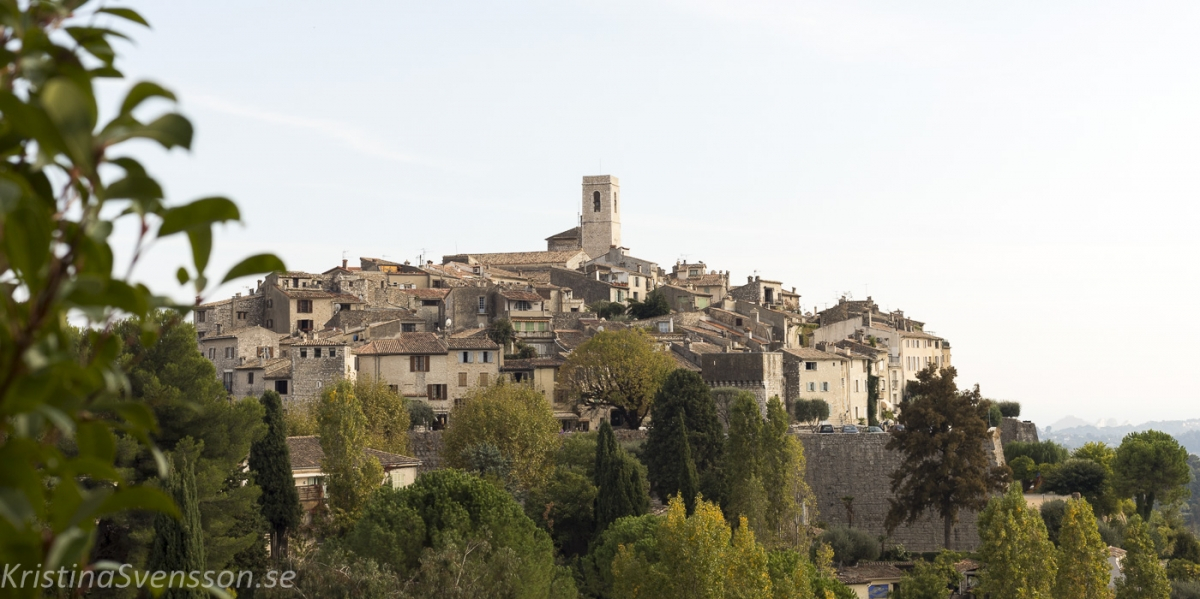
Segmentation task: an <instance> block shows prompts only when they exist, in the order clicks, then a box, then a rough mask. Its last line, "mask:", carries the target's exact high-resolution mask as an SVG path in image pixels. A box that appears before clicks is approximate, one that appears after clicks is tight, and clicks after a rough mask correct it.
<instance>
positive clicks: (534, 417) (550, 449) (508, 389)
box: [442, 379, 560, 489]
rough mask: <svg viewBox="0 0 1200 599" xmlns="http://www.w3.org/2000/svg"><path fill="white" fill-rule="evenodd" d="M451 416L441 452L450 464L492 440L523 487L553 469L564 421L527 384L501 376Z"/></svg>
mask: <svg viewBox="0 0 1200 599" xmlns="http://www.w3.org/2000/svg"><path fill="white" fill-rule="evenodd" d="M449 420H450V422H449V426H448V427H447V428H446V432H445V435H444V436H443V438H442V440H443V449H442V451H443V452H444V453H443V455H444V456H446V457H445V460H446V462H447V465H449V466H451V467H456V468H462V467H465V466H467V464H466V463H465V462H464V455H465V454H464V450H466V449H467V448H468V447H470V446H472V445H479V444H488V445H492V446H494V447H496V448H497V449H499V450H500V453H501V455H503V456H504V458H505V459H507V460H509V462H510V464H511V468H512V476H513V478H514V479H515V480H516V481H517V483H518V484H519V485H520V486H521V487H522V488H524V489H533V488H536V487H538V486H540V485H541V484H542V483H544V482H545V481H546V480H547V479H548V478H549V477H550V474H551V473H552V472H553V471H554V457H555V452H556V451H557V450H558V445H559V435H558V431H559V429H560V426H559V423H558V420H557V419H555V418H554V412H553V411H552V410H551V409H550V404H549V402H547V401H546V398H545V397H542V394H541V393H539V392H537V390H535V389H534V388H533V387H530V386H529V385H516V384H510V383H508V382H506V381H505V380H504V379H501V380H499V381H497V383H496V384H494V385H492V386H490V387H477V388H475V389H472V390H471V391H470V392H469V393H468V394H467V397H466V398H465V400H464V401H463V402H462V403H460V404H458V405H456V406H455V407H454V408H453V410H451V412H450V419H449Z"/></svg>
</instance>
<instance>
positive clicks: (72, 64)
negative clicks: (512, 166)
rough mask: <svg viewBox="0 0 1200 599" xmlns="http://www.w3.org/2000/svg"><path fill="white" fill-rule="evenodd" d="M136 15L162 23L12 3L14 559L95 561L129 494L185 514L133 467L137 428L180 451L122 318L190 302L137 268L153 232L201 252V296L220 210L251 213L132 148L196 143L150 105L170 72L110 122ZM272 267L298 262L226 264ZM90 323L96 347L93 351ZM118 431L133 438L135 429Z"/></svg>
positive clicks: (2, 454)
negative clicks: (138, 393)
mask: <svg viewBox="0 0 1200 599" xmlns="http://www.w3.org/2000/svg"><path fill="white" fill-rule="evenodd" d="M129 24H140V25H145V24H146V21H145V20H144V19H143V18H142V16H141V15H139V14H138V13H137V12H136V11H133V10H130V9H125V8H111V7H104V6H103V5H101V6H99V7H97V6H96V5H95V3H93V4H91V5H89V3H88V2H87V1H86V0H83V1H74V0H73V1H70V2H67V1H65V0H47V1H44V2H42V1H39V2H18V3H6V4H5V5H4V7H3V8H2V9H0V37H3V39H4V40H6V42H5V45H4V48H5V51H4V55H3V57H2V58H0V61H2V63H3V66H2V68H0V72H3V73H5V75H4V85H3V86H2V87H3V89H2V90H0V130H2V131H4V132H5V134H4V136H3V141H0V147H2V148H3V158H2V159H0V180H2V182H0V190H2V191H0V229H2V230H3V234H0V272H2V273H4V276H3V279H2V280H0V289H3V292H2V293H0V298H2V299H0V438H3V439H4V442H3V443H0V481H4V484H5V487H6V490H5V500H4V505H5V506H6V507H9V508H12V509H18V510H22V508H20V507H19V506H31V507H30V508H29V511H28V512H24V511H18V512H15V513H27V515H28V517H25V516H21V517H16V518H12V519H9V518H3V519H0V563H6V564H16V563H22V564H41V565H42V567H43V568H45V569H46V570H53V569H55V568H57V567H59V566H63V565H67V566H70V565H72V564H81V565H82V564H88V563H90V562H89V556H88V554H87V552H88V550H89V549H90V548H91V547H92V546H93V542H94V541H95V539H96V534H95V531H96V526H97V522H98V521H108V522H111V521H112V520H113V519H114V518H115V517H116V516H117V514H123V513H127V512H128V511H130V510H149V511H154V512H160V513H168V514H172V515H176V516H177V515H178V514H179V512H178V510H177V508H176V507H175V506H174V504H173V503H172V501H171V499H170V497H169V496H168V495H167V494H165V493H163V492H162V491H160V490H159V489H157V488H156V487H155V486H154V485H152V484H145V483H148V482H149V481H145V480H141V481H128V480H127V479H126V476H127V475H128V474H130V472H129V471H127V470H118V468H117V466H118V465H117V462H116V460H117V459H118V448H119V447H120V444H122V443H126V442H128V443H132V444H134V445H136V446H138V447H141V448H144V449H145V453H146V454H147V455H150V456H151V457H152V458H153V459H152V461H153V462H154V463H155V464H156V467H155V468H154V471H153V475H154V477H155V478H163V477H166V476H167V471H166V461H165V459H162V458H163V455H162V453H161V452H160V451H159V450H157V449H154V448H153V444H154V441H153V439H152V437H151V431H153V430H154V429H155V427H156V423H155V414H154V413H153V412H152V411H151V410H150V409H149V407H148V406H146V405H144V404H140V403H138V402H133V401H129V398H128V396H126V395H125V392H126V390H127V382H128V378H127V375H126V371H125V369H124V368H123V365H122V364H119V363H118V362H117V359H116V358H117V356H118V355H119V354H120V353H121V347H122V343H123V339H122V338H121V337H120V336H118V335H117V333H116V332H115V331H114V330H112V328H111V326H110V325H112V324H113V323H114V322H115V321H116V320H117V318H118V317H119V316H127V317H129V318H134V319H138V320H139V321H141V322H143V323H145V328H143V329H142V330H141V331H139V334H138V335H137V336H136V337H135V338H134V339H133V340H131V342H133V343H137V344H139V345H143V346H148V345H152V344H153V343H154V342H155V340H156V338H157V336H158V330H157V329H156V328H155V326H154V324H153V322H152V321H150V320H148V319H147V317H148V316H150V315H151V314H153V312H154V311H156V310H158V309H160V308H170V309H171V310H173V311H175V312H177V313H179V314H185V313H186V312H187V310H188V308H187V307H184V306H177V305H175V302H173V301H171V300H170V299H169V298H166V297H161V296H156V295H154V294H153V292H151V290H150V289H149V288H148V287H146V286H145V285H142V284H141V283H139V282H138V281H137V280H136V279H134V278H133V277H132V276H131V275H130V274H129V273H131V272H133V270H134V269H133V267H134V265H136V264H137V263H138V262H139V261H142V262H144V261H145V260H146V259H147V256H148V255H149V253H150V250H151V247H152V245H153V244H152V242H153V240H155V239H166V238H172V237H174V238H175V239H179V238H180V237H183V236H185V235H186V236H187V238H188V241H189V242H190V243H189V244H188V250H187V251H188V253H189V254H190V255H189V256H188V262H189V264H188V265H187V266H186V267H181V268H179V269H178V271H177V272H176V275H177V278H178V280H179V281H180V282H181V283H194V288H195V290H196V293H197V294H202V293H203V292H204V290H205V289H206V288H207V286H208V277H207V275H208V274H209V273H208V272H207V271H208V269H207V267H208V262H209V257H210V255H211V250H212V228H213V225H214V224H215V223H219V222H237V221H239V220H240V214H239V211H238V209H237V206H236V204H234V203H233V202H232V201H230V200H228V199H226V198H220V197H213V198H205V199H201V200H197V201H195V202H192V203H188V204H175V205H168V203H167V202H166V201H164V194H163V186H162V185H160V184H159V183H158V182H157V181H156V180H155V179H154V178H153V177H152V176H151V175H150V173H148V172H147V171H146V170H145V168H144V167H143V166H142V164H141V163H140V162H139V161H138V160H135V159H133V158H131V157H129V155H128V150H129V148H130V146H131V145H137V144H128V143H126V142H129V141H131V140H139V139H140V140H148V141H151V142H155V143H157V144H159V145H160V146H162V147H163V148H165V149H168V150H169V149H171V148H176V147H180V148H184V149H187V148H189V147H190V145H191V141H192V134H193V128H192V125H191V123H190V122H189V121H188V120H187V119H186V118H184V117H183V116H182V115H180V114H178V113H175V112H171V111H168V112H165V113H164V112H161V111H156V109H155V106H144V103H145V101H146V100H152V99H154V98H158V99H159V100H158V101H159V102H161V103H166V102H174V101H175V96H174V94H172V93H171V92H170V91H169V90H167V89H166V88H164V87H162V86H160V85H157V84H153V83H148V82H139V83H137V84H135V85H133V86H132V87H131V88H130V90H129V92H128V93H126V94H125V96H124V98H123V100H122V101H119V102H114V101H106V102H104V103H103V105H105V106H111V107H114V108H116V110H114V111H103V112H105V113H109V114H112V118H111V120H108V121H107V122H100V121H99V120H98V115H99V114H102V112H101V111H98V110H97V94H96V86H95V83H94V82H95V80H96V79H99V78H104V79H107V80H108V81H109V82H108V83H106V84H105V86H106V88H108V89H112V88H113V87H115V86H116V85H117V84H116V83H114V82H113V80H119V79H122V77H123V75H122V74H121V72H120V71H119V70H117V68H116V66H115V65H116V64H117V60H116V59H117V55H116V53H115V52H114V49H113V46H114V42H117V41H118V40H119V38H123V37H126V36H125V34H124V33H122V32H121V31H118V29H119V28H120V26H122V25H129ZM118 47H124V46H121V45H118ZM110 100H116V98H111V99H110ZM160 105H161V104H160ZM135 110H136V111H137V112H138V116H134V112H135ZM146 110H150V111H151V112H150V113H148V114H147V113H146V112H145V111H146ZM147 119H148V120H147ZM114 226H116V227H118V228H126V227H128V230H132V231H136V236H137V239H136V241H135V247H134V248H133V251H132V252H129V256H130V258H129V259H128V261H125V262H123V263H117V262H116V261H115V260H114V253H115V252H114V249H113V244H112V243H111V242H110V235H111V234H112V231H113V229H114ZM273 270H284V266H283V263H282V262H281V261H280V260H279V259H278V258H276V257H275V256H272V255H260V256H254V257H251V258H248V259H246V260H244V261H242V262H240V263H239V264H238V265H236V266H234V267H233V268H232V269H231V270H230V271H229V272H228V273H226V274H225V275H224V276H223V277H222V279H221V280H222V282H224V281H228V280H231V279H234V278H238V277H242V276H248V275H253V274H256V273H261V272H270V271H273ZM113 273H125V274H123V275H114V274H113ZM68 315H70V316H71V321H73V322H76V323H80V321H82V323H81V324H82V327H83V328H82V332H80V331H75V330H73V329H72V328H71V326H70V325H69V324H68V322H69V321H68ZM80 338H82V340H83V341H84V342H86V343H87V345H88V346H89V347H90V348H91V351H90V352H89V354H88V355H87V356H86V357H84V358H82V359H81V358H80V356H79V355H78V354H77V351H76V350H77V346H78V343H77V340H78V339H80ZM193 342H194V338H193ZM117 431H120V432H122V434H124V435H125V437H124V438H123V439H121V440H118V439H117V438H116V435H115V433H116V432H117ZM65 438H71V439H73V440H74V444H73V449H72V450H71V453H70V454H67V453H64V451H63V446H62V445H60V444H59V443H58V442H57V441H58V440H60V439H65ZM210 450H211V449H210ZM239 459H240V458H239ZM97 481H104V482H103V484H94V483H96V482H97ZM253 492H254V491H253V490H252V491H250V492H248V494H253ZM251 503H252V501H251ZM14 506H16V507H14ZM47 508H48V509H47ZM64 510H67V511H64ZM68 541H69V542H68ZM34 593H36V591H34Z"/></svg>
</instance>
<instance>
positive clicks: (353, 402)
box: [317, 381, 383, 524]
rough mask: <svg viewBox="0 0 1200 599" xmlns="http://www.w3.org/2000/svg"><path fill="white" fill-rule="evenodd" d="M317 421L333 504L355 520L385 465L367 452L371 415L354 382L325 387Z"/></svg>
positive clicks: (379, 481) (340, 513) (341, 514)
mask: <svg viewBox="0 0 1200 599" xmlns="http://www.w3.org/2000/svg"><path fill="white" fill-rule="evenodd" d="M317 422H318V426H319V430H320V431H321V451H322V452H323V453H324V454H325V457H324V458H323V459H322V460H321V469H322V470H323V471H324V472H325V476H326V485H327V486H328V487H329V507H330V508H332V510H333V511H334V514H335V516H339V517H348V518H349V519H351V520H353V519H354V518H356V517H357V515H358V513H359V511H361V510H362V507H363V506H364V505H366V503H367V500H368V499H370V497H371V493H373V492H374V491H375V489H377V488H378V487H379V486H380V485H381V484H382V483H383V467H382V466H380V465H379V460H377V459H375V457H374V456H371V455H369V454H367V453H366V449H367V418H366V416H364V415H363V411H362V405H361V404H360V403H359V401H358V398H357V397H355V395H354V384H353V383H351V382H350V381H340V382H339V383H338V384H336V385H332V386H329V387H326V388H325V390H324V391H323V392H322V393H321V399H320V400H319V403H318V404H317ZM346 524H348V523H346Z"/></svg>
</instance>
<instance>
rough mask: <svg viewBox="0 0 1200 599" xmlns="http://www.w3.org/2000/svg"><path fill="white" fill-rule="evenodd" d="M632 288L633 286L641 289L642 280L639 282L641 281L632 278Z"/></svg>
mask: <svg viewBox="0 0 1200 599" xmlns="http://www.w3.org/2000/svg"><path fill="white" fill-rule="evenodd" d="M633 286H634V287H641V286H642V280H641V279H639V278H637V277H634V278H633Z"/></svg>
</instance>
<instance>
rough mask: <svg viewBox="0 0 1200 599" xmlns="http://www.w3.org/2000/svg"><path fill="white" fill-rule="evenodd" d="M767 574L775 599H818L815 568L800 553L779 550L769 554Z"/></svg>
mask: <svg viewBox="0 0 1200 599" xmlns="http://www.w3.org/2000/svg"><path fill="white" fill-rule="evenodd" d="M767 573H768V574H769V575H770V577H771V592H772V594H773V596H774V599H816V595H815V594H814V593H813V576H814V574H815V568H813V565H812V564H811V563H810V562H809V561H808V560H806V559H805V558H804V555H802V554H801V553H800V552H799V551H796V550H793V549H779V550H775V551H771V552H769V553H767ZM820 599H825V597H821V598H820Z"/></svg>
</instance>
